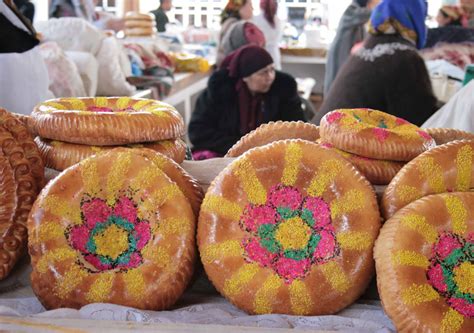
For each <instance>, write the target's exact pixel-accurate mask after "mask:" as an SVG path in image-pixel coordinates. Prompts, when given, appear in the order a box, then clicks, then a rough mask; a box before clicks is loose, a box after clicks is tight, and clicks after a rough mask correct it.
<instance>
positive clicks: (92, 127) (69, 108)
mask: <svg viewBox="0 0 474 333" xmlns="http://www.w3.org/2000/svg"><path fill="white" fill-rule="evenodd" d="M31 116H32V125H33V127H34V130H35V131H36V132H37V133H38V135H39V136H40V137H42V138H47V139H52V140H58V141H64V142H70V143H79V144H84V145H91V146H94V145H98V146H113V145H123V144H131V143H141V142H153V141H160V140H168V139H174V138H178V137H181V136H182V135H183V134H184V121H183V118H182V117H181V115H180V114H179V113H178V112H177V111H176V109H175V108H174V107H172V106H171V105H169V104H166V103H163V102H159V101H155V100H151V99H138V98H130V97H120V98H117V97H96V98H59V99H56V100H49V101H47V102H44V103H41V104H38V105H37V106H36V107H35V109H34V111H33V113H32V114H31Z"/></svg>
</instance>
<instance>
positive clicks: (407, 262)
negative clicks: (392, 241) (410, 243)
mask: <svg viewBox="0 0 474 333" xmlns="http://www.w3.org/2000/svg"><path fill="white" fill-rule="evenodd" d="M392 261H393V263H394V264H395V265H402V266H414V267H420V268H423V269H426V268H428V266H429V265H430V262H429V261H428V258H426V257H425V256H424V255H422V254H419V253H417V252H414V251H408V250H401V251H397V252H395V253H394V254H393V256H392Z"/></svg>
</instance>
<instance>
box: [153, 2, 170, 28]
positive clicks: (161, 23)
mask: <svg viewBox="0 0 474 333" xmlns="http://www.w3.org/2000/svg"><path fill="white" fill-rule="evenodd" d="M172 7H173V2H172V0H160V7H158V8H157V9H155V10H152V11H151V12H150V13H152V14H154V15H155V17H156V29H157V30H158V32H165V31H166V24H167V23H168V22H169V19H168V16H167V15H166V12H169V11H170V10H171V8H172Z"/></svg>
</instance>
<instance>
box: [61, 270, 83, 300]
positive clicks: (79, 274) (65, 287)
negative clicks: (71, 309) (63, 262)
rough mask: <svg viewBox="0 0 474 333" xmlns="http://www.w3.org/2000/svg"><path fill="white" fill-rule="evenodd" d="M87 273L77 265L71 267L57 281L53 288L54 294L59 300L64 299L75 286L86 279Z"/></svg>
mask: <svg viewBox="0 0 474 333" xmlns="http://www.w3.org/2000/svg"><path fill="white" fill-rule="evenodd" d="M87 275H88V273H87V272H86V271H85V270H83V269H81V268H80V267H79V266H77V265H74V264H73V265H71V268H70V269H69V270H68V271H67V272H66V273H65V274H64V276H62V277H61V278H59V279H58V282H57V284H56V286H55V288H54V294H55V295H56V296H58V297H59V298H61V299H65V298H66V297H67V296H68V295H69V293H70V292H71V291H73V290H75V289H76V287H77V285H78V284H80V283H81V282H82V280H83V279H84V278H86V277H87Z"/></svg>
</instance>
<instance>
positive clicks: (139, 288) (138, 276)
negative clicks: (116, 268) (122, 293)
mask: <svg viewBox="0 0 474 333" xmlns="http://www.w3.org/2000/svg"><path fill="white" fill-rule="evenodd" d="M123 281H124V282H125V288H126V289H127V292H128V294H129V295H130V296H131V297H133V298H134V299H135V300H136V301H140V300H142V299H143V298H144V297H145V280H144V279H143V275H142V272H141V271H140V270H138V269H131V270H129V271H127V272H126V273H125V274H123Z"/></svg>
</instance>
